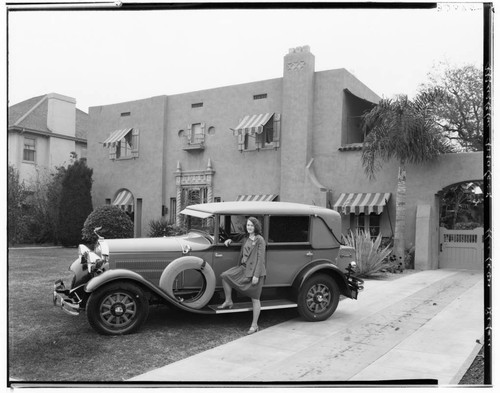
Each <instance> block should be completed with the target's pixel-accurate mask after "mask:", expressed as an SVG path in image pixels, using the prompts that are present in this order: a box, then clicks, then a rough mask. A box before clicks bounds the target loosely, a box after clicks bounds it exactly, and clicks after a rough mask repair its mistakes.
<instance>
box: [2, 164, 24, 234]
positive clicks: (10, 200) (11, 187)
mask: <svg viewBox="0 0 500 393" xmlns="http://www.w3.org/2000/svg"><path fill="white" fill-rule="evenodd" d="M27 198H28V191H27V189H26V186H25V184H24V182H22V181H20V179H19V172H18V170H17V169H16V168H15V167H14V166H12V165H9V167H8V172H7V236H8V242H9V244H16V243H19V242H20V241H23V240H24V239H25V237H27V234H28V222H27V215H26V214H25V205H26V200H27Z"/></svg>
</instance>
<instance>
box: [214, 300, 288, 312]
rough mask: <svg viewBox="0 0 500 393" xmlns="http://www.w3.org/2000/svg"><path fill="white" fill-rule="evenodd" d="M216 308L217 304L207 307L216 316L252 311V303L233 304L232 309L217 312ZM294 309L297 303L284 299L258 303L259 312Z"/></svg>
mask: <svg viewBox="0 0 500 393" xmlns="http://www.w3.org/2000/svg"><path fill="white" fill-rule="evenodd" d="M217 306H219V304H210V305H208V306H207V307H208V308H210V309H212V310H214V311H215V313H216V314H224V313H233V312H245V311H252V302H245V303H234V305H233V307H232V308H226V309H223V310H219V309H218V308H217ZM295 307H297V303H295V302H292V301H290V300H286V299H278V300H261V301H260V309H261V310H278V309H281V308H295Z"/></svg>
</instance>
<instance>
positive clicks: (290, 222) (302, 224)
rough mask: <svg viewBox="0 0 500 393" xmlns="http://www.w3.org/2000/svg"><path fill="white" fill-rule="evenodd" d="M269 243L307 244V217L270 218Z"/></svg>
mask: <svg viewBox="0 0 500 393" xmlns="http://www.w3.org/2000/svg"><path fill="white" fill-rule="evenodd" d="M268 241H269V243H307V242H308V241H309V216H271V217H270V219H269V240H268Z"/></svg>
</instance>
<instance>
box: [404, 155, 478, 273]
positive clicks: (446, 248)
mask: <svg viewBox="0 0 500 393" xmlns="http://www.w3.org/2000/svg"><path fill="white" fill-rule="evenodd" d="M412 172H413V173H412V176H411V178H412V179H420V180H418V183H417V181H416V182H415V183H414V184H410V185H409V187H408V192H407V195H408V196H409V197H410V195H411V197H410V198H412V199H413V200H412V202H413V203H414V204H415V206H416V216H415V237H414V239H415V268H416V269H419V270H427V269H438V268H456V269H481V268H482V267H483V261H484V257H483V254H482V252H483V251H482V250H483V249H482V244H483V243H482V242H483V236H482V232H481V231H482V230H481V229H477V228H480V226H478V225H476V224H478V223H481V224H482V222H483V219H482V218H480V217H477V214H478V213H481V214H482V210H483V207H482V204H479V203H478V205H477V206H474V198H476V200H477V201H479V199H480V200H481V201H482V198H483V195H484V197H486V194H487V190H486V189H484V188H483V183H482V179H483V152H476V153H456V154H446V155H444V156H442V157H440V158H439V159H438V160H437V161H436V162H434V163H432V164H430V165H428V166H423V167H419V168H416V167H415V168H412ZM409 178H410V177H409ZM457 187H460V189H461V190H462V191H463V190H465V191H466V192H465V194H467V200H466V201H467V206H462V209H461V212H457V216H459V213H460V214H462V215H463V216H462V217H461V218H460V220H458V217H455V221H454V223H453V216H452V218H451V221H450V215H452V214H454V213H455V212H452V211H451V210H455V209H453V208H451V205H452V204H453V198H450V193H451V194H452V192H451V191H457V190H458V189H457ZM477 187H478V188H477ZM481 193H483V195H482V194H481ZM462 197H463V195H462ZM445 199H447V200H445ZM454 202H455V203H456V202H457V200H455V201H454ZM462 202H464V201H462ZM443 209H444V210H443ZM447 215H448V216H447ZM473 215H476V216H475V218H474V217H473ZM447 220H448V221H447ZM450 222H451V224H450ZM466 222H469V223H471V224H466ZM457 224H460V225H457ZM457 231H458V232H457ZM407 240H408V239H407ZM472 248H474V250H472Z"/></svg>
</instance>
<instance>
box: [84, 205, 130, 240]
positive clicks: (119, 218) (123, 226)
mask: <svg viewBox="0 0 500 393" xmlns="http://www.w3.org/2000/svg"><path fill="white" fill-rule="evenodd" d="M97 227H101V229H100V230H99V231H98V233H99V235H100V236H102V237H104V238H106V239H125V238H131V237H134V223H133V222H132V220H131V219H130V217H129V216H128V215H127V213H125V212H124V211H123V210H122V209H120V208H119V207H117V206H112V205H105V206H100V207H98V208H97V209H95V210H94V211H93V212H92V213H90V215H89V216H88V217H87V219H86V220H85V223H84V224H83V229H82V237H83V240H84V241H86V242H87V243H88V244H94V243H95V242H96V241H97V236H96V235H95V233H94V229H95V228H97Z"/></svg>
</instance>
